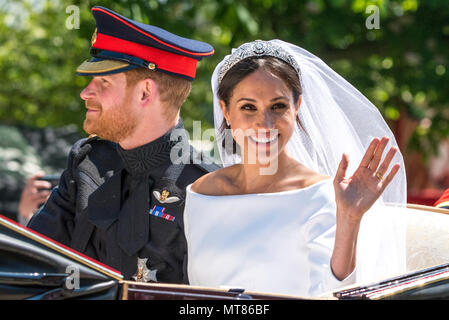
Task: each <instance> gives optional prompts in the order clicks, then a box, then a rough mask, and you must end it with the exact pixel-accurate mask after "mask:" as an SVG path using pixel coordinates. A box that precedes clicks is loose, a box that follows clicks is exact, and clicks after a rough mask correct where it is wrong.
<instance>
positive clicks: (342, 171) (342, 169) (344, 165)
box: [334, 153, 349, 183]
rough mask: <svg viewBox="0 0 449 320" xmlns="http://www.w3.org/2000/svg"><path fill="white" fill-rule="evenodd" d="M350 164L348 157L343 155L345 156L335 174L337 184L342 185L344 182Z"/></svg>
mask: <svg viewBox="0 0 449 320" xmlns="http://www.w3.org/2000/svg"><path fill="white" fill-rule="evenodd" d="M348 164H349V158H348V155H347V154H345V153H343V155H342V157H341V161H340V164H339V165H338V169H337V172H336V174H335V179H334V182H335V183H340V182H341V181H343V180H344V179H345V176H346V170H347V169H348Z"/></svg>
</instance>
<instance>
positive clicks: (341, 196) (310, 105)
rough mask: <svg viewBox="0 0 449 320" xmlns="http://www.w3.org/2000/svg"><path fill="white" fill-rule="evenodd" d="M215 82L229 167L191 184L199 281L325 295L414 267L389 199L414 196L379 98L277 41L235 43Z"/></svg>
mask: <svg viewBox="0 0 449 320" xmlns="http://www.w3.org/2000/svg"><path fill="white" fill-rule="evenodd" d="M212 87H213V92H214V116H215V128H216V133H217V139H218V142H219V143H218V146H219V149H220V156H221V159H222V162H223V165H224V167H223V168H222V169H219V170H217V171H215V172H212V173H210V174H207V175H205V176H203V177H202V178H200V179H199V180H197V181H196V182H195V183H194V184H192V185H190V186H189V187H188V188H187V197H186V204H185V212H184V226H185V234H186V239H187V246H188V277H189V282H190V284H191V285H203V286H213V287H215V286H227V287H240V288H245V289H247V290H253V291H254V290H255V291H264V292H275V293H285V294H294V295H302V296H315V295H319V294H322V293H324V292H328V291H332V290H334V289H336V288H338V287H341V286H345V285H349V284H352V283H354V282H356V281H357V282H359V281H364V282H366V281H374V280H378V279H381V278H384V277H387V276H392V275H395V274H397V273H401V272H404V268H405V243H404V239H405V235H404V232H403V229H402V224H401V217H399V215H395V214H394V212H392V210H391V209H388V207H386V206H384V204H385V203H391V202H394V203H396V204H398V205H401V204H404V203H405V190H406V186H405V171H404V167H403V160H402V156H401V154H400V152H398V148H397V145H396V142H395V140H394V137H393V134H392V133H391V131H390V130H389V128H388V126H387V125H386V123H385V121H384V120H383V118H382V116H381V115H380V113H379V112H378V110H377V109H376V108H375V106H373V105H372V104H371V103H370V102H369V101H368V100H367V99H366V98H365V97H364V96H363V95H362V94H360V92H359V91H357V90H356V89H355V88H354V87H352V86H351V85H350V84H349V83H348V82H346V81H345V80H344V79H343V78H341V77H340V76H338V75H337V74H336V73H335V72H334V71H333V70H332V69H330V68H329V67H328V66H327V65H326V64H325V63H324V62H322V61H321V60H320V59H319V58H317V57H315V56H314V55H312V54H311V53H309V52H307V51H306V50H304V49H302V48H299V47H296V46H294V45H291V44H288V43H285V42H282V41H279V40H271V41H260V40H258V41H254V42H250V43H246V44H244V45H242V46H240V47H239V48H238V49H236V50H233V52H232V54H230V55H228V56H226V57H225V59H224V60H223V61H222V62H221V63H220V64H219V65H218V66H217V68H216V69H215V72H214V75H213V78H212ZM349 159H351V161H350V160H349ZM354 163H355V165H354ZM362 217H363V219H362Z"/></svg>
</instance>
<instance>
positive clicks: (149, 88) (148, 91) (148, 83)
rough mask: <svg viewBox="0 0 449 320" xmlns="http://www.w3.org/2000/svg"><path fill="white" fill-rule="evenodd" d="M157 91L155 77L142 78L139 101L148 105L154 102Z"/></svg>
mask: <svg viewBox="0 0 449 320" xmlns="http://www.w3.org/2000/svg"><path fill="white" fill-rule="evenodd" d="M156 92H157V84H156V82H155V81H154V80H153V79H150V78H146V79H143V80H141V83H140V85H139V102H140V103H141V104H142V105H148V104H150V103H151V102H153V100H154V98H155V95H156Z"/></svg>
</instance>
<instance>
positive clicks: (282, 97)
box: [220, 68, 300, 163]
mask: <svg viewBox="0 0 449 320" xmlns="http://www.w3.org/2000/svg"><path fill="white" fill-rule="evenodd" d="M299 104H300V100H299V101H298V103H296V104H295V102H294V100H293V94H292V91H291V89H289V88H288V87H287V85H286V84H285V82H284V81H283V80H282V79H280V78H278V77H277V76H274V75H273V74H271V73H269V72H268V71H266V70H265V69H263V68H259V69H258V70H257V71H255V72H253V73H251V74H250V75H248V76H247V77H245V78H244V79H243V80H242V81H240V82H239V83H238V84H237V85H236V86H235V88H234V90H233V94H232V96H231V98H230V101H229V106H228V107H226V106H225V103H224V101H220V106H221V108H222V110H223V114H224V116H225V118H226V120H227V121H228V122H229V123H230V126H231V129H232V134H233V136H234V139H235V140H236V142H237V143H238V144H239V146H240V148H241V150H242V155H243V159H245V160H244V161H249V162H248V163H251V159H254V157H255V155H256V157H257V161H258V162H261V161H262V157H263V158H264V159H263V161H262V162H266V161H269V159H271V158H273V157H275V156H278V155H279V154H280V153H281V152H284V150H285V146H286V144H287V142H288V141H289V139H290V137H291V135H292V134H293V130H294V128H295V125H296V116H297V113H298V110H299Z"/></svg>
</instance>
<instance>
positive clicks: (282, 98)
mask: <svg viewBox="0 0 449 320" xmlns="http://www.w3.org/2000/svg"><path fill="white" fill-rule="evenodd" d="M276 100H288V98H287V97H285V96H279V97H276V98H273V99H271V100H270V101H271V102H273V101H276Z"/></svg>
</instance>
